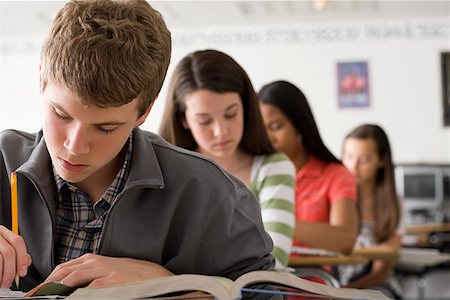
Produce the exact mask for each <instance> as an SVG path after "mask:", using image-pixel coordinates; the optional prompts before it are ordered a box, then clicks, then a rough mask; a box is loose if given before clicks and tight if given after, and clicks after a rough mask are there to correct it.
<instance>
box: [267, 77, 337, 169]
mask: <svg viewBox="0 0 450 300" xmlns="http://www.w3.org/2000/svg"><path fill="white" fill-rule="evenodd" d="M258 96H259V101H260V102H261V103H265V104H271V105H274V106H275V107H277V108H278V109H279V110H281V112H282V113H283V114H284V115H285V116H286V117H287V118H288V119H289V121H290V122H291V123H292V125H293V126H294V127H295V129H296V130H297V133H299V134H300V135H301V136H302V144H303V146H304V147H305V149H306V151H307V152H308V153H309V154H312V155H314V156H315V157H317V158H318V159H320V160H321V161H324V162H339V160H338V159H337V158H336V157H335V156H334V155H333V153H331V151H330V150H328V148H327V147H326V146H325V144H324V143H323V141H322V138H321V136H320V133H319V128H318V127H317V125H316V121H315V120H314V116H313V113H312V111H311V108H310V106H309V104H308V100H307V99H306V96H305V94H303V92H302V91H301V90H300V88H298V87H297V86H295V85H294V84H292V83H290V82H288V81H284V80H278V81H273V82H270V83H267V84H265V85H264V86H263V87H262V88H261V89H260V90H259V92H258Z"/></svg>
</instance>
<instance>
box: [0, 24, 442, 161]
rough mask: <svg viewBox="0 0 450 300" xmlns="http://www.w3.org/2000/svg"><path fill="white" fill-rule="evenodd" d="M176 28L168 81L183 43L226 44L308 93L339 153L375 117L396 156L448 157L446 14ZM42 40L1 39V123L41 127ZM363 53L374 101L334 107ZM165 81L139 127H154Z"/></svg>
mask: <svg viewBox="0 0 450 300" xmlns="http://www.w3.org/2000/svg"><path fill="white" fill-rule="evenodd" d="M172 33H173V38H174V50H173V58H172V64H171V66H170V68H169V77H168V79H170V74H171V72H172V70H173V68H174V66H175V64H176V63H177V62H178V61H179V60H180V59H181V58H182V57H183V56H184V55H185V54H187V53H188V52H189V51H194V50H197V49H205V48H215V49H218V50H222V51H224V52H226V53H228V54H230V55H231V56H233V57H234V58H235V59H236V60H237V61H238V62H239V63H241V65H242V66H243V67H244V69H246V71H247V72H248V73H249V75H250V77H251V78H252V80H253V83H254V86H255V89H259V88H260V87H261V86H262V85H263V84H265V83H267V82H269V81H272V80H277V79H286V80H289V81H291V82H293V83H295V84H297V85H298V86H299V87H300V88H301V89H302V90H303V91H304V93H305V94H306V96H307V97H308V99H309V102H310V104H311V107H312V109H313V112H314V115H315V117H316V121H317V123H318V126H319V129H320V132H321V134H322V137H323V139H324V141H325V143H326V144H327V145H328V146H329V147H330V149H331V150H332V151H333V152H334V153H335V154H336V155H337V156H340V147H341V142H342V140H343V138H344V136H345V134H346V133H347V132H348V131H349V130H351V129H352V128H353V127H355V126H356V125H359V124H361V123H365V122H375V123H378V124H380V125H381V126H383V127H384V128H385V129H386V131H387V132H388V134H389V137H390V140H391V143H392V147H393V151H394V160H395V161H396V162H441V163H449V162H450V127H444V126H443V118H442V114H443V112H442V106H443V104H442V102H443V100H442V93H441V90H442V83H441V81H442V79H441V69H440V52H441V51H450V19H448V18H427V19H420V18H415V19H407V20H396V21H389V22H387V21H386V20H383V21H381V20H380V21H370V22H369V21H352V22H332V23H320V24H319V23H314V22H311V23H290V24H279V25H276V26H275V25H274V26H272V25H271V26H268V25H266V26H264V25H261V26H257V25H253V26H245V27H238V26H226V27H209V28H204V27H202V28H189V29H179V28H172ZM42 40H43V34H42V35H39V36H35V35H33V36H15V37H6V38H3V39H0V130H2V129H5V128H10V127H14V128H20V129H24V130H28V131H36V130H38V129H39V127H40V103H39V102H40V100H39V99H40V98H39V93H38V63H39V53H38V52H39V47H40V43H41V42H42ZM13 50H14V51H13ZM361 60H364V61H367V62H368V63H369V80H370V89H371V103H370V106H369V107H366V108H345V109H340V108H338V104H337V87H336V85H337V82H336V63H337V62H340V61H361ZM168 79H167V80H166V82H165V85H164V87H163V90H162V93H161V96H160V97H159V99H158V100H157V102H156V104H155V106H154V109H153V111H152V113H151V114H150V118H149V119H148V120H147V122H146V123H145V124H144V125H143V126H142V127H143V128H145V129H149V130H153V131H156V130H157V129H158V126H159V122H160V118H161V114H162V108H163V104H164V97H165V93H166V92H165V90H166V87H167V84H168Z"/></svg>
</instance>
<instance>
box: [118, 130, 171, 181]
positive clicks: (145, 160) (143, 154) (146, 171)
mask: <svg viewBox="0 0 450 300" xmlns="http://www.w3.org/2000/svg"><path fill="white" fill-rule="evenodd" d="M159 139H160V137H159V136H157V135H156V134H153V133H150V132H147V131H142V130H140V129H139V128H135V129H134V130H133V153H132V155H131V170H130V174H129V176H128V180H127V183H126V184H125V188H124V189H128V188H132V187H134V186H148V187H157V188H161V189H162V188H164V178H163V175H162V171H161V167H160V165H159V162H158V158H157V156H156V152H155V148H154V146H155V144H154V143H155V142H157V141H158V140H159Z"/></svg>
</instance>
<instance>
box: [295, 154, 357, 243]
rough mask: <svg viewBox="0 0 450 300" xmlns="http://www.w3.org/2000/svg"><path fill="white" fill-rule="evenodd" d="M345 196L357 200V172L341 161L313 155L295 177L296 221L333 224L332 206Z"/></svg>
mask: <svg viewBox="0 0 450 300" xmlns="http://www.w3.org/2000/svg"><path fill="white" fill-rule="evenodd" d="M343 199H349V200H353V201H356V181H355V178H354V177H353V175H352V174H351V173H350V172H349V171H348V170H347V169H346V168H345V166H344V165H342V164H340V163H329V162H323V161H320V160H318V159H317V158H315V157H313V156H309V158H308V161H307V163H306V165H305V166H304V167H303V168H302V169H301V170H300V171H299V172H298V173H297V175H296V177H295V217H296V220H297V221H306V222H323V223H329V220H330V208H331V205H332V204H333V203H335V202H336V201H339V200H343ZM296 244H298V243H296Z"/></svg>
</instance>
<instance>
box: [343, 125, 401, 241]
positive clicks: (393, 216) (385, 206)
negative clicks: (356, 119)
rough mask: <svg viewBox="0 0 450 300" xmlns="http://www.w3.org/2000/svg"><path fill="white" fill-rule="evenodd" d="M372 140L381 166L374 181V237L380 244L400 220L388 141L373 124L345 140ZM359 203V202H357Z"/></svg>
mask: <svg viewBox="0 0 450 300" xmlns="http://www.w3.org/2000/svg"><path fill="white" fill-rule="evenodd" d="M348 138H355V139H364V140H367V139H372V140H373V141H374V142H375V145H376V149H377V153H378V156H379V157H380V160H381V161H382V162H383V166H382V167H380V168H379V169H378V171H377V174H376V180H375V203H374V209H375V236H376V239H377V242H378V243H382V242H383V241H385V240H386V239H388V238H389V237H390V236H392V235H393V234H394V233H395V231H396V229H397V227H398V225H399V220H400V201H399V199H398V195H397V192H396V189H395V177H394V164H393V162H392V153H391V147H390V145H389V139H388V137H387V135H386V133H385V132H384V130H383V129H382V128H381V127H380V126H378V125H373V124H364V125H361V126H358V127H356V128H355V129H353V130H352V131H351V132H350V133H349V134H348V135H347V136H346V138H345V139H348ZM358 202H359V201H358Z"/></svg>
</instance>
